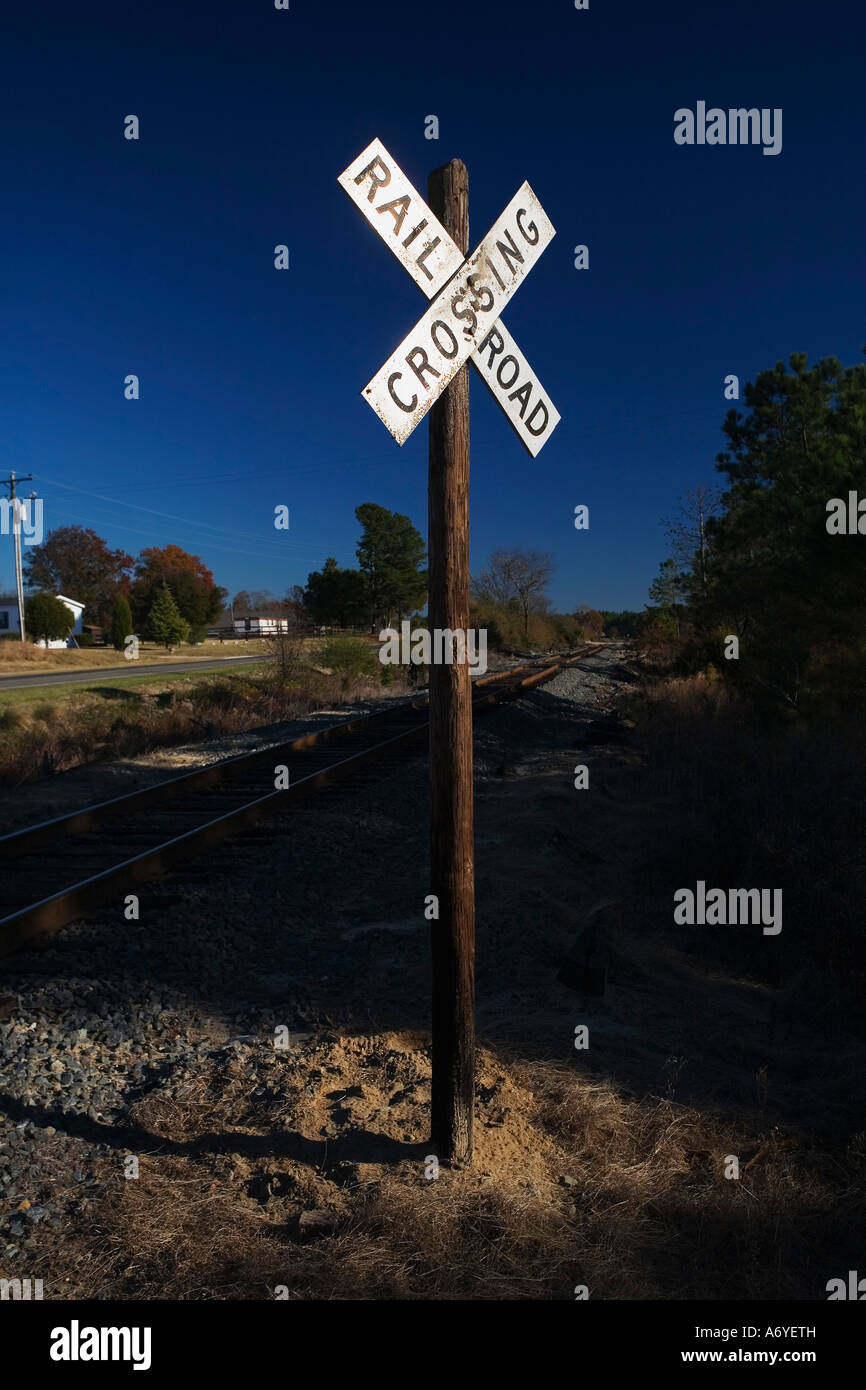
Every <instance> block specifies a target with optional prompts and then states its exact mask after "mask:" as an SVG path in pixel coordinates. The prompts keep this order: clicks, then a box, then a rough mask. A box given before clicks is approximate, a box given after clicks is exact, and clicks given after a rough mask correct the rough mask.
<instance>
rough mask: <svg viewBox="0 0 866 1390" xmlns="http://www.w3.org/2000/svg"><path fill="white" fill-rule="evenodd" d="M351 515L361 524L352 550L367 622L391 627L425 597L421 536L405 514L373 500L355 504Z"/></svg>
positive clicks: (424, 556) (423, 557) (421, 602)
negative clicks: (360, 576)
mask: <svg viewBox="0 0 866 1390" xmlns="http://www.w3.org/2000/svg"><path fill="white" fill-rule="evenodd" d="M355 516H356V517H357V518H358V520H359V521H360V523H361V525H362V527H363V528H364V529H363V534H362V536H361V539H360V541H359V542H358V548H357V551H356V554H357V556H358V564H359V565H360V568H361V573H362V574H363V576H364V579H365V581H366V585H367V604H368V612H369V616H370V622H371V625H372V626H374V627H375V626H380V627H391V626H393V624H394V623H395V622H396V621H398V620H399V619H400V618H403V617H405V616H406V615H407V614H409V613H414V612H415V611H416V610H417V609H419V608H422V607H423V605H424V603H425V601H426V598H427V571H426V569H422V568H421V565H422V564H423V562H424V560H425V559H426V558H427V556H426V548H425V545H424V538H423V536H422V535H421V534H420V532H418V531H417V530H416V529H415V527H414V526H413V525H412V522H411V521H410V520H409V518H408V516H401V515H400V514H399V513H398V512H389V511H388V509H387V507H380V506H378V504H377V503H375V502H364V503H362V504H361V506H360V507H356V508H355Z"/></svg>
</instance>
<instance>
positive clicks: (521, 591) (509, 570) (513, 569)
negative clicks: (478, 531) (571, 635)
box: [472, 550, 554, 639]
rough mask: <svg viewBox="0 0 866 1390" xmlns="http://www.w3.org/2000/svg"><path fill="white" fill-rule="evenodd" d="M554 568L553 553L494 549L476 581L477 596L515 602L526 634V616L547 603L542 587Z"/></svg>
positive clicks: (542, 610)
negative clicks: (520, 613) (521, 615)
mask: <svg viewBox="0 0 866 1390" xmlns="http://www.w3.org/2000/svg"><path fill="white" fill-rule="evenodd" d="M553 570H554V561H553V556H552V555H550V554H548V553H547V552H541V551H538V550H495V551H494V552H493V554H492V555H491V556H490V559H489V560H488V562H487V564H486V566H485V568H484V569H483V570H482V571H481V574H480V575H479V577H478V579H477V580H473V584H472V587H473V591H474V593H475V596H476V598H480V599H488V600H491V601H492V602H493V603H501V604H506V605H507V604H511V603H517V604H518V605H519V607H520V610H521V612H522V614H523V635H524V638H527V639H528V637H529V615H530V613H531V612H535V611H541V612H544V611H545V609H546V608H547V606H548V600H547V598H546V597H545V594H544V590H545V589H546V588H547V586H548V584H549V583H550V578H551V575H552V574H553Z"/></svg>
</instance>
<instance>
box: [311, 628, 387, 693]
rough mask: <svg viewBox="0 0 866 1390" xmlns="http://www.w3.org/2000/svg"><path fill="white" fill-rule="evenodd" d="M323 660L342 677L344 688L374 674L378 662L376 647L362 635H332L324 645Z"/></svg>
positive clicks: (346, 688) (324, 663)
mask: <svg viewBox="0 0 866 1390" xmlns="http://www.w3.org/2000/svg"><path fill="white" fill-rule="evenodd" d="M321 660H322V664H323V665H324V666H328V667H329V668H330V669H331V670H332V671H333V672H334V673H335V674H336V675H338V676H339V677H340V682H341V685H342V688H343V690H348V688H349V685H350V683H351V682H352V681H353V680H357V679H359V678H360V677H361V676H372V675H374V674H375V671H376V666H377V664H378V662H377V657H376V652H375V650H374V648H373V647H371V646H370V644H369V643H368V642H364V641H362V640H361V638H360V637H331V638H330V639H329V640H328V641H327V642H326V643H325V644H324V646H323V647H322V651H321Z"/></svg>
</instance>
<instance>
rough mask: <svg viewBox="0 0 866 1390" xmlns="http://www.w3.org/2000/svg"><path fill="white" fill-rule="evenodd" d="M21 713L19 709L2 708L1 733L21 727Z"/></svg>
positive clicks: (0, 714) (0, 711)
mask: <svg viewBox="0 0 866 1390" xmlns="http://www.w3.org/2000/svg"><path fill="white" fill-rule="evenodd" d="M20 727H21V715H20V714H19V713H18V711H17V709H3V710H0V733H3V734H5V733H11V731H12V730H13V729H20Z"/></svg>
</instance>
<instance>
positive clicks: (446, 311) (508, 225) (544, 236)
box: [338, 140, 560, 458]
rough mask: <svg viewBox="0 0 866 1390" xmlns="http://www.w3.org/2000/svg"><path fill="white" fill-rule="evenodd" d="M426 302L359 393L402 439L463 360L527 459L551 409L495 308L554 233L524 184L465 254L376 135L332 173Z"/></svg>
mask: <svg viewBox="0 0 866 1390" xmlns="http://www.w3.org/2000/svg"><path fill="white" fill-rule="evenodd" d="M338 182H339V184H340V186H341V188H343V189H345V191H346V192H347V193H348V195H349V197H350V198H351V199H352V202H353V203H354V204H355V206H356V207H357V208H359V209H360V210H361V212H362V213H363V214H364V217H365V218H366V219H367V221H368V222H369V223H370V226H371V227H374V228H375V230H376V231H377V232H378V233H379V235H380V236H381V237H382V239H383V241H384V242H385V244H386V246H388V247H390V249H391V250H392V251H393V253H394V255H395V256H396V257H397V259H398V260H399V261H400V263H401V264H402V265H403V267H404V269H405V270H407V271H408V273H409V274H410V275H411V276H412V279H413V280H414V281H415V283H416V284H417V285H419V286H420V287H421V289H422V290H423V291H424V293H425V294H426V295H427V297H428V299H432V301H433V302H432V304H431V305H430V308H429V309H428V311H427V313H426V314H425V315H424V316H423V318H422V319H420V320H419V322H418V323H417V324H416V326H415V328H413V330H412V332H411V333H409V334H408V335H407V337H406V338H405V339H404V340H403V342H402V343H401V344H400V346H399V347H398V348H396V349H395V350H394V352H393V353H392V354H391V356H390V357H389V358H388V361H387V362H385V363H384V365H383V366H382V367H381V368H380V369H379V371H378V372H377V373H376V375H375V376H374V377H373V379H372V381H370V382H369V384H368V385H367V386H366V387H365V388H364V391H363V395H364V397H365V399H366V400H367V401H369V403H370V405H371V406H372V407H373V409H374V410H375V411H376V413H377V415H378V416H379V418H380V419H381V420H382V421H383V423H384V424H385V425H386V426H387V428H388V429H389V430H390V432H391V434H392V435H393V436H394V438H395V439H396V440H397V443H398V444H403V443H405V441H406V440H407V439H408V438H409V435H410V434H411V433H412V431H413V430H414V429H415V426H416V425H418V424H419V423H420V421H421V420H422V419H423V418H424V416H425V415H426V413H427V411H428V410H429V409H430V406H431V405H432V404H433V402H434V401H435V400H436V399H437V397H438V396H439V395H440V394H441V393H442V391H444V390H445V388H446V387H447V386H448V384H449V382H450V381H451V380H452V379H453V377H454V375H455V374H456V373H457V371H459V369H460V367H461V366H462V365H463V363H464V362H465V361H466V360H467V358H469V359H471V361H472V362H473V363H474V365H475V366H476V367H477V369H478V371H479V372H480V374H481V378H482V380H483V381H484V382H485V384H486V385H487V386H488V387H489V388H490V391H491V392H492V394H493V396H494V398H495V400H496V401H497V402H498V403H499V405H500V406H501V408H502V410H503V411H504V412H505V415H506V418H507V419H508V420H509V422H510V423H511V425H512V426H513V427H514V430H515V432H516V434H517V436H518V438H519V439H520V440H521V442H522V443H523V444H524V445H525V446H526V448H527V449H528V451H529V453H530V454H531V455H532V456H533V458H534V457H535V456H536V455H537V454H538V452H539V450H540V449H541V448H543V446H544V444H546V442H547V440H548V439H549V438H550V436H551V434H552V433H553V431H554V430H555V428H556V426H557V424H558V423H559V419H560V417H559V412H558V411H557V410H556V408H555V406H554V405H553V402H552V401H551V399H550V397H549V396H548V394H547V392H546V391H545V390H544V388H543V386H542V385H541V382H540V381H539V380H538V378H537V377H536V375H535V373H534V372H533V371H532V369H531V367H530V366H529V363H528V362H527V360H526V358H525V357H524V356H523V353H522V352H521V351H520V349H519V347H518V346H517V344H516V342H515V341H514V339H513V338H512V336H511V334H510V333H509V332H508V329H507V328H506V327H505V325H504V324H503V323H501V322H500V321H499V319H498V318H497V315H498V313H499V311H500V310H501V309H502V308H503V307H504V306H505V304H507V302H508V300H509V299H510V298H511V296H512V294H513V293H514V291H515V290H516V289H517V287H518V285H519V284H520V282H521V280H522V279H523V278H524V276H525V275H526V274H527V272H528V271H529V270H531V268H532V266H533V265H534V264H535V262H536V261H537V260H538V257H539V256H540V255H541V253H542V251H543V250H544V249H545V247H546V246H547V245H549V243H550V241H551V240H552V238H553V236H554V235H555V233H554V229H553V226H552V224H551V222H550V219H549V218H548V216H547V214H546V213H545V211H544V209H543V208H542V206H541V204H540V203H539V201H538V199H537V198H536V197H535V194H534V193H533V191H532V189H531V188H530V187H529V184H528V183H524V184H523V186H522V188H521V189H520V190H519V191H518V192H517V194H515V196H514V198H512V200H511V202H510V203H509V204H508V207H507V208H506V209H505V211H504V212H503V214H502V216H501V217H500V218H499V219H498V221H497V222H495V223H494V225H493V227H492V228H491V229H490V231H489V232H488V233H487V236H486V237H485V238H484V240H483V241H482V242H481V243H480V245H479V246H478V248H477V250H476V251H475V252H474V253H473V254H472V256H470V257H469V258H468V259H466V258H465V257H464V255H463V252H462V251H461V250H460V249H459V247H458V246H457V243H456V242H455V241H454V240H453V239H452V237H451V236H449V234H448V232H447V231H446V230H445V228H444V227H443V226H442V223H441V222H440V221H439V219H438V218H437V217H436V216H435V215H434V213H433V212H432V210H431V209H430V208H429V207H428V205H427V204H426V203H425V201H424V200H423V198H422V197H421V195H420V194H419V193H418V192H417V190H416V189H415V188H414V187H413V186H412V184H411V183H410V182H409V180H408V179H407V178H406V175H405V174H404V173H403V171H402V169H400V167H399V165H398V164H397V163H396V161H395V160H394V159H392V158H391V156H390V154H389V153H388V151H387V150H386V149H385V147H384V145H383V144H382V142H381V140H373V141H371V143H370V144H369V145H368V146H367V148H366V149H365V150H364V151H362V153H361V154H359V155H358V157H357V159H355V160H354V161H353V162H352V163H351V164H350V165H349V167H348V169H346V170H345V171H344V172H343V173H342V174H341V175H340V177H339V179H338Z"/></svg>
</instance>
